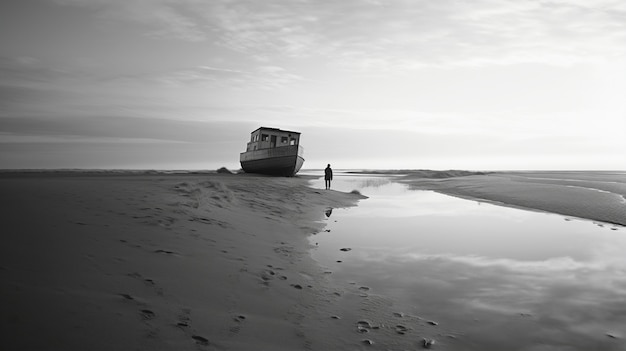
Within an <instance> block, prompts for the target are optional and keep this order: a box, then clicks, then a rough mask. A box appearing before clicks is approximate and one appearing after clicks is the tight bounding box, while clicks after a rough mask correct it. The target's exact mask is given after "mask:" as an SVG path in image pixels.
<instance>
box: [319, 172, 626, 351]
mask: <svg viewBox="0 0 626 351" xmlns="http://www.w3.org/2000/svg"><path fill="white" fill-rule="evenodd" d="M323 182H324V181H323V179H320V180H316V181H314V184H313V186H314V187H317V188H322V189H323V188H324V183H323ZM333 189H335V190H341V191H351V190H359V191H360V192H361V193H362V194H363V195H366V196H369V199H367V200H363V201H361V202H360V203H359V206H358V207H354V208H349V209H333V211H332V213H329V217H328V218H327V222H328V223H327V226H326V229H327V230H329V231H328V232H322V233H319V234H317V235H315V236H313V237H311V241H312V242H313V243H314V244H316V245H317V246H316V248H315V249H314V250H313V252H312V255H313V257H314V258H315V259H316V260H317V261H318V262H320V264H322V265H323V266H325V267H328V269H329V270H330V271H332V272H333V274H332V279H333V280H334V281H335V282H336V283H337V284H338V285H342V284H348V282H357V283H358V284H359V285H362V286H367V287H369V288H370V290H369V291H368V294H370V295H379V296H382V297H385V298H388V299H390V300H392V301H394V309H396V310H398V311H402V312H403V313H406V314H411V315H417V316H420V317H422V318H425V319H427V320H434V321H437V322H438V323H439V327H440V328H441V329H442V330H446V333H445V334H451V335H453V336H454V339H451V340H448V341H447V342H446V341H444V343H443V346H447V347H446V348H447V349H452V350H456V349H462V350H624V349H626V343H625V338H626V255H625V253H626V230H625V229H624V228H623V227H616V226H613V225H605V224H601V223H594V222H591V221H585V220H580V219H574V218H568V217H564V216H560V215H555V214H548V213H542V212H533V211H525V210H519V209H514V208H508V207H502V206H496V205H492V204H488V203H481V202H477V201H470V200H464V199H459V198H454V197H450V196H446V195H441V194H438V193H435V192H431V191H412V190H409V189H408V188H407V187H406V186H404V185H402V184H399V183H394V182H392V181H390V180H389V177H380V176H366V175H348V174H341V173H339V172H337V174H336V176H335V180H334V181H333ZM341 248H350V249H351V250H350V251H341V250H340V249H341ZM337 261H341V262H337ZM440 337H441V338H446V336H444V335H442V336H440Z"/></svg>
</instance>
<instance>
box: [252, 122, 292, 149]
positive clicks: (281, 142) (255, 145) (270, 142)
mask: <svg viewBox="0 0 626 351" xmlns="http://www.w3.org/2000/svg"><path fill="white" fill-rule="evenodd" d="M299 142H300V133H298V132H292V131H288V130H281V129H278V128H266V127H261V128H259V129H257V130H255V131H254V132H252V133H251V135H250V141H249V142H248V147H247V149H246V151H255V150H263V149H272V148H276V147H281V146H293V145H298V144H299Z"/></svg>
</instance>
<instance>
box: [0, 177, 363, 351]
mask: <svg viewBox="0 0 626 351" xmlns="http://www.w3.org/2000/svg"><path fill="white" fill-rule="evenodd" d="M0 193H1V194H2V209H1V210H2V218H3V223H2V224H3V226H2V228H3V229H2V233H3V234H2V245H0V279H1V282H2V283H1V285H0V296H1V298H2V308H1V310H0V311H1V313H0V315H1V316H2V320H1V322H0V323H2V324H1V330H2V335H1V336H0V349H2V350H299V349H318V350H324V349H332V348H333V347H332V345H335V344H336V343H337V341H336V340H333V339H327V338H325V336H324V335H325V334H326V333H325V330H326V329H327V328H329V325H328V323H329V322H332V321H336V322H337V323H340V322H341V321H340V320H337V319H333V318H331V317H332V314H333V312H332V311H330V310H328V309H329V307H328V306H330V305H332V300H333V299H334V300H337V299H339V298H340V295H341V294H335V291H333V289H332V287H329V284H328V282H327V278H326V277H327V275H328V274H330V272H324V271H323V269H322V268H320V267H319V266H318V265H316V264H315V262H314V261H313V260H312V259H311V258H310V256H309V255H308V250H309V249H310V243H309V240H308V237H309V236H310V235H312V234H315V233H317V232H319V231H320V230H322V229H323V227H324V225H325V224H324V222H323V220H322V219H323V218H324V211H325V210H326V209H327V208H328V207H348V206H353V205H355V204H356V203H357V202H358V200H359V199H362V198H364V197H362V196H360V195H355V194H347V193H341V192H337V191H324V190H316V189H313V188H310V187H308V186H307V179H306V178H271V177H263V176H253V175H245V174H244V175H227V174H203V175H163V174H123V173H122V174H105V173H101V174H84V173H67V174H66V173H62V172H57V173H29V174H16V173H5V174H2V175H0ZM345 328H346V330H347V329H348V328H350V330H353V329H354V328H355V327H354V323H353V322H350V323H345ZM335 329H336V328H335ZM336 330H338V332H336V333H335V335H337V336H339V335H338V334H337V333H340V332H341V331H342V329H341V328H338V329H336ZM355 338H356V336H355ZM348 339H349V338H348ZM351 342H353V343H358V340H356V339H355V340H354V341H351ZM338 343H341V341H339V342H338Z"/></svg>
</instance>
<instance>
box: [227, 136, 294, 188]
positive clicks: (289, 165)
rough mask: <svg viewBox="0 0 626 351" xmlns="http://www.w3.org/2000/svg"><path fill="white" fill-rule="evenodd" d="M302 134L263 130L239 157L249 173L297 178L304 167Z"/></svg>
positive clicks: (242, 165) (251, 138)
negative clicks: (296, 175)
mask: <svg viewBox="0 0 626 351" xmlns="http://www.w3.org/2000/svg"><path fill="white" fill-rule="evenodd" d="M303 154H304V149H303V148H302V146H300V133H298V132H292V131H288V130H281V129H277V128H265V127H261V128H259V129H257V130H255V131H254V132H252V133H251V135H250V141H249V142H248V147H247V149H246V151H245V152H242V153H241V154H240V155H239V162H240V163H241V168H243V170H244V171H245V172H246V173H262V174H271V175H279V176H287V177H291V176H294V175H295V174H296V173H298V171H299V170H300V168H302V164H303V163H304V158H303V157H302V155H303Z"/></svg>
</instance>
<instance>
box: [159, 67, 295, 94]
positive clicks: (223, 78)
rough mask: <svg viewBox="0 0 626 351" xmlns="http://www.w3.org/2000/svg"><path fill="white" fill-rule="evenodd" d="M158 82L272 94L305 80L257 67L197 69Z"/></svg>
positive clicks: (286, 73)
mask: <svg viewBox="0 0 626 351" xmlns="http://www.w3.org/2000/svg"><path fill="white" fill-rule="evenodd" d="M156 80H157V81H158V82H161V83H163V84H165V85H167V86H171V87H183V86H189V85H201V86H202V85H203V86H218V87H222V88H224V87H226V88H237V89H250V88H261V89H267V90H272V89H280V88H283V87H285V86H288V85H290V84H291V83H294V82H296V81H299V80H302V77H300V76H298V75H296V74H293V73H290V72H289V71H288V70H286V69H285V68H282V67H278V66H258V67H255V68H251V69H248V70H238V69H232V68H218V67H212V66H198V67H192V68H186V69H181V70H176V71H173V72H169V73H165V74H163V75H161V76H158V77H157V78H156Z"/></svg>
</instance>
